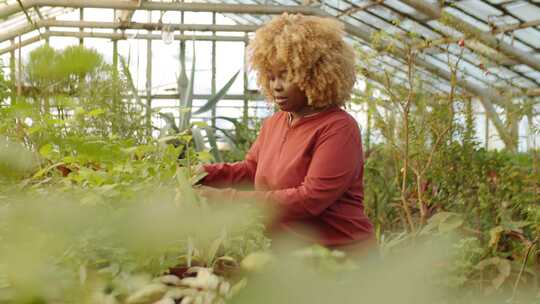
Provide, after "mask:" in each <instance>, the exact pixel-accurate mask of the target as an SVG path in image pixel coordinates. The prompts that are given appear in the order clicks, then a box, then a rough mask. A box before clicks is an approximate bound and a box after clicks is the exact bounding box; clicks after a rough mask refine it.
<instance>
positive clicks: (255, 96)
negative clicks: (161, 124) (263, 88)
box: [151, 94, 266, 107]
mask: <svg viewBox="0 0 540 304" xmlns="http://www.w3.org/2000/svg"><path fill="white" fill-rule="evenodd" d="M151 97H152V99H154V100H155V99H178V94H154V95H152V96H151ZM210 98H212V95H211V94H193V99H203V100H208V99H210ZM245 98H247V99H249V100H258V101H265V100H266V98H265V97H264V96H262V95H261V94H230V95H225V96H223V97H221V99H222V100H242V102H243V100H244V99H245ZM174 107H177V106H174Z"/></svg>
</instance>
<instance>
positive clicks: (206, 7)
mask: <svg viewBox="0 0 540 304" xmlns="http://www.w3.org/2000/svg"><path fill="white" fill-rule="evenodd" d="M21 3H22V5H23V7H25V8H29V7H34V6H51V7H72V8H81V7H83V8H110V9H119V10H138V9H139V10H149V11H190V12H216V13H231V14H263V15H264V14H272V15H276V14H277V15H279V14H282V13H284V12H289V13H302V14H304V15H314V14H316V12H317V10H318V9H317V8H315V7H309V6H298V5H260V4H222V3H191V2H190V3H185V2H142V3H141V4H140V5H138V4H137V3H134V2H127V1H111V0H84V1H83V0H21ZM20 11H21V7H20V6H19V4H9V5H5V6H4V7H2V9H1V10H0V19H4V18H7V17H9V16H11V15H13V14H15V13H18V12H20Z"/></svg>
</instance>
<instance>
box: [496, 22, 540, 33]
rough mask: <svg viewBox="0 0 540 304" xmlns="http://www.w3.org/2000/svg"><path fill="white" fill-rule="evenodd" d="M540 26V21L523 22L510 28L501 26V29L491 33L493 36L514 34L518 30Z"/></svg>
mask: <svg viewBox="0 0 540 304" xmlns="http://www.w3.org/2000/svg"><path fill="white" fill-rule="evenodd" d="M535 26H540V19H537V20H533V21H529V22H523V23H518V24H513V25H508V26H501V27H495V28H493V30H492V31H491V32H492V33H493V34H500V33H506V32H512V31H516V30H521V29H524V28H528V27H535Z"/></svg>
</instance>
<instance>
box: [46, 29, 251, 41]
mask: <svg viewBox="0 0 540 304" xmlns="http://www.w3.org/2000/svg"><path fill="white" fill-rule="evenodd" d="M47 35H49V36H56V37H77V38H81V37H83V38H104V39H113V40H125V39H148V40H161V39H163V38H162V37H161V35H159V34H137V35H136V36H135V37H130V35H129V34H126V33H96V32H94V33H91V32H84V33H78V32H62V31H50V32H49V33H48V34H47ZM174 40H197V41H237V42H244V41H245V38H244V37H239V36H215V37H213V36H201V35H197V36H192V35H174Z"/></svg>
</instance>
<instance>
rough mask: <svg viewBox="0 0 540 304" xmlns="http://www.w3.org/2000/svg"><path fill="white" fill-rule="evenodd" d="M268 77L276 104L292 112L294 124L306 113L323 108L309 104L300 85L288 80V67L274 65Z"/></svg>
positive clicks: (282, 109) (315, 111)
mask: <svg viewBox="0 0 540 304" xmlns="http://www.w3.org/2000/svg"><path fill="white" fill-rule="evenodd" d="M268 78H269V79H270V89H271V90H272V91H271V94H272V97H273V98H274V102H275V104H276V105H277V106H278V107H279V109H280V110H281V111H285V112H289V113H291V114H292V118H293V120H292V124H294V123H295V122H296V121H298V120H299V119H300V118H302V117H304V116H306V115H309V114H313V113H317V112H320V111H321V110H322V109H316V108H313V107H311V106H310V105H308V98H307V96H306V94H305V93H304V92H303V91H302V90H301V89H300V88H299V87H298V85H296V84H295V83H292V82H290V81H288V80H287V69H285V68H283V67H281V66H276V67H273V68H272V69H271V71H270V75H269V77H268Z"/></svg>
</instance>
